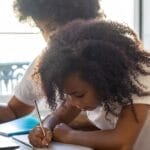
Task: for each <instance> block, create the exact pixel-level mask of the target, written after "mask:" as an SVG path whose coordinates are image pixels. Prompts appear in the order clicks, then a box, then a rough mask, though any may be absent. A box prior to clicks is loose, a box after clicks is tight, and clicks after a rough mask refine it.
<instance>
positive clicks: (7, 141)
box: [0, 135, 19, 150]
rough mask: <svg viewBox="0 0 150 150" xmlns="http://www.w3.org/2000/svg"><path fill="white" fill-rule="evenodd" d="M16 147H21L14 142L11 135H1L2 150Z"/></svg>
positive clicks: (0, 147) (0, 144) (0, 146)
mask: <svg viewBox="0 0 150 150" xmlns="http://www.w3.org/2000/svg"><path fill="white" fill-rule="evenodd" d="M16 148H19V145H17V144H16V143H15V142H13V141H12V139H11V138H10V137H5V136H2V135H0V150H10V149H16Z"/></svg>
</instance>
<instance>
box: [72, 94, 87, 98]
mask: <svg viewBox="0 0 150 150" xmlns="http://www.w3.org/2000/svg"><path fill="white" fill-rule="evenodd" d="M84 95H85V94H75V95H74V96H75V97H77V98H82V97H84Z"/></svg>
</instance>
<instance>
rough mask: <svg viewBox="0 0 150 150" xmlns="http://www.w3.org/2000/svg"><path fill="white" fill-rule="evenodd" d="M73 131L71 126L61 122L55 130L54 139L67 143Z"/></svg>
mask: <svg viewBox="0 0 150 150" xmlns="http://www.w3.org/2000/svg"><path fill="white" fill-rule="evenodd" d="M71 131H73V129H72V128H70V127H69V126H67V125H66V124H64V123H60V124H58V125H56V126H55V128H54V130H53V139H54V140H55V141H59V142H63V143H67V142H68V140H69V139H70V136H69V135H70V133H71Z"/></svg>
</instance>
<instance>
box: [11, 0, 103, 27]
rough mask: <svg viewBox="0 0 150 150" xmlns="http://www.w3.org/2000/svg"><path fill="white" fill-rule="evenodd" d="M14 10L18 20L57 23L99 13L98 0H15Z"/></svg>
mask: <svg viewBox="0 0 150 150" xmlns="http://www.w3.org/2000/svg"><path fill="white" fill-rule="evenodd" d="M13 7H14V12H15V13H16V15H17V17H18V18H19V20H20V21H28V18H32V19H33V20H34V19H36V20H49V21H50V22H55V23H57V24H58V25H61V24H65V23H67V22H69V21H72V20H74V19H79V18H80V19H91V18H96V17H98V16H103V15H104V14H103V12H101V13H99V10H100V5H99V0H15V1H14V5H13Z"/></svg>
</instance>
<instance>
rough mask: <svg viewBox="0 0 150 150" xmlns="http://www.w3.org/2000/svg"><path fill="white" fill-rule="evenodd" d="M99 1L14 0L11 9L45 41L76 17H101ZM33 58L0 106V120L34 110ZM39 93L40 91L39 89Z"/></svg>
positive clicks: (3, 120) (17, 116) (8, 119)
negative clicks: (31, 75)
mask: <svg viewBox="0 0 150 150" xmlns="http://www.w3.org/2000/svg"><path fill="white" fill-rule="evenodd" d="M100 10H101V9H100V5H99V1H98V0H76V1H74V0H42V1H41V0H14V11H15V13H16V16H17V17H18V19H19V20H20V21H22V22H25V21H26V22H29V23H30V21H32V22H35V24H36V26H37V27H38V28H39V29H40V30H41V32H42V34H43V37H44V38H45V40H47V38H48V36H49V34H52V33H53V31H55V30H56V29H57V28H59V27H61V26H63V25H65V24H66V23H68V22H70V21H72V20H75V19H79V18H81V19H85V20H88V19H94V18H101V17H102V16H103V13H99V12H100ZM33 67H34V61H33V63H32V64H31V65H30V67H29V68H28V70H27V71H26V73H25V76H24V77H23V79H22V81H21V82H20V83H19V85H18V86H17V87H16V89H15V91H14V95H13V96H12V97H11V99H10V101H9V102H8V104H7V105H6V106H4V105H0V123H2V122H6V121H10V120H13V119H16V118H19V117H22V116H24V115H27V114H29V113H31V112H32V111H33V110H34V103H33V102H34V100H35V99H40V97H37V95H36V92H35V90H36V88H35V87H36V85H35V84H34V83H33V82H32V80H31V79H30V74H31V70H32V69H33ZM38 93H40V94H39V95H41V96H43V95H42V90H40V91H38Z"/></svg>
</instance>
